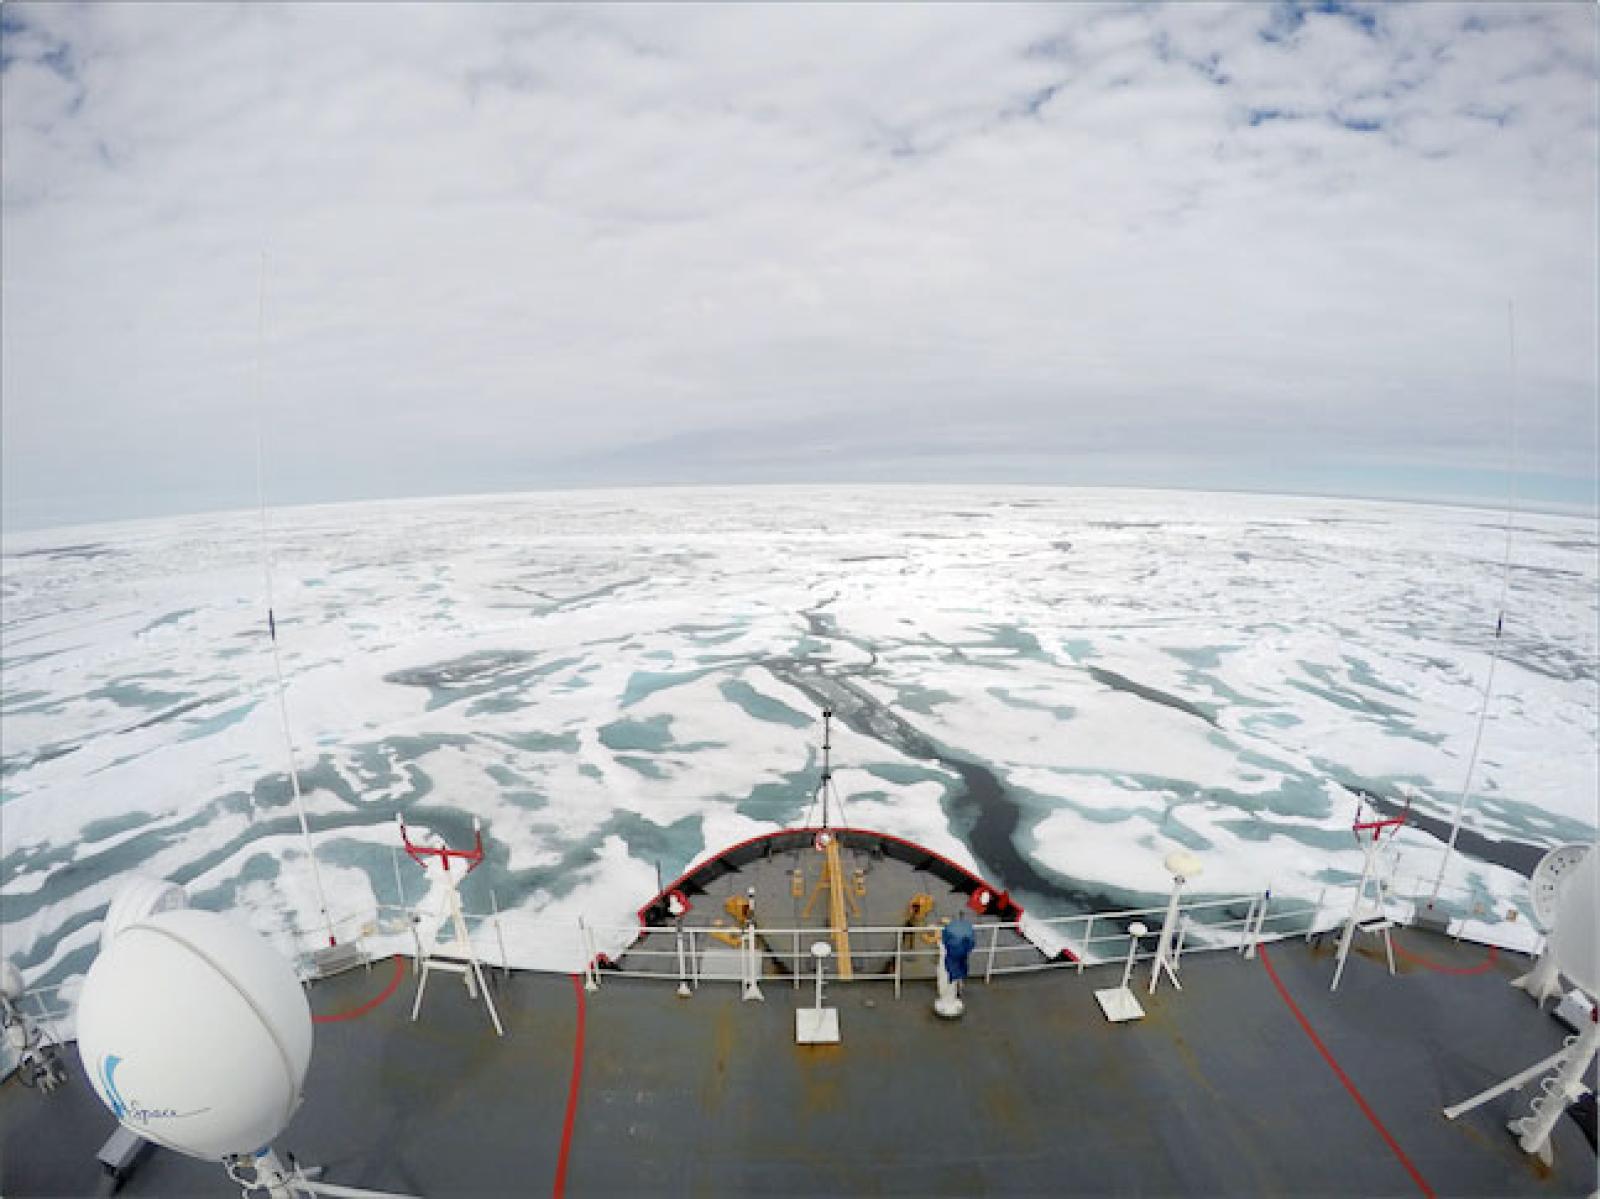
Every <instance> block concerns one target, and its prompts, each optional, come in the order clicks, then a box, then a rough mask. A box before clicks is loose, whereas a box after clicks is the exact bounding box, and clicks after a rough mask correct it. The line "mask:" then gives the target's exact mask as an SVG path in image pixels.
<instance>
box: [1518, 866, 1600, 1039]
mask: <svg viewBox="0 0 1600 1199" xmlns="http://www.w3.org/2000/svg"><path fill="white" fill-rule="evenodd" d="M1589 850H1590V847H1589V846H1588V845H1585V844H1583V843H1582V842H1575V843H1573V844H1570V845H1558V846H1556V847H1555V848H1554V849H1552V850H1551V851H1550V852H1549V853H1547V854H1545V855H1544V857H1542V858H1540V859H1539V864H1538V865H1537V866H1535V867H1534V868H1533V877H1532V878H1530V879H1529V880H1528V893H1529V897H1530V898H1531V899H1532V900H1533V918H1534V920H1535V921H1537V922H1538V924H1539V927H1540V928H1542V929H1544V931H1545V934H1546V940H1545V947H1544V952H1543V953H1541V954H1540V955H1539V960H1538V961H1537V962H1535V963H1534V964H1533V969H1532V970H1530V971H1528V972H1527V973H1526V974H1523V975H1520V976H1518V977H1517V978H1514V979H1512V980H1511V985H1512V986H1513V987H1518V988H1520V989H1521V990H1524V991H1526V992H1527V993H1528V994H1529V995H1532V996H1533V997H1534V999H1535V1000H1537V1001H1538V1003H1539V1006H1540V1007H1541V1008H1542V1007H1544V1001H1545V1000H1547V999H1552V998H1554V997H1555V996H1557V995H1559V994H1561V968H1560V964H1559V962H1558V961H1557V960H1556V954H1555V952H1554V950H1553V947H1552V944H1551V941H1552V940H1553V938H1554V935H1555V931H1556V927H1557V922H1558V920H1559V919H1560V915H1561V892H1562V889H1563V887H1564V885H1565V883H1566V882H1567V880H1568V879H1569V878H1570V877H1571V875H1572V872H1573V870H1574V869H1575V868H1576V867H1577V866H1578V864H1579V863H1580V862H1582V861H1583V860H1584V858H1586V857H1588V855H1589Z"/></svg>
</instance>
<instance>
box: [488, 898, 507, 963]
mask: <svg viewBox="0 0 1600 1199" xmlns="http://www.w3.org/2000/svg"><path fill="white" fill-rule="evenodd" d="M489 908H490V910H491V911H493V913H494V939H495V940H496V941H497V942H499V944H500V976H501V977H502V978H510V977H511V959H510V958H509V957H507V956H506V934H505V930H504V929H502V928H501V927H500V901H499V900H498V899H496V898H495V895H494V888H493V887H490V888H489Z"/></svg>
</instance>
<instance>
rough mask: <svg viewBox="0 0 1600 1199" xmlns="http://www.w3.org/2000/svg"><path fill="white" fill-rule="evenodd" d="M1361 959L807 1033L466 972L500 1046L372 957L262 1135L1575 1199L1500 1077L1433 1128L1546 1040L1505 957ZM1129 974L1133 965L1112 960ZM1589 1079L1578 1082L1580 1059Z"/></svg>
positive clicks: (1266, 965) (818, 1188) (471, 1167)
mask: <svg viewBox="0 0 1600 1199" xmlns="http://www.w3.org/2000/svg"><path fill="white" fill-rule="evenodd" d="M1396 942H1397V946H1398V948H1399V949H1400V950H1401V953H1402V956H1401V959H1400V972H1399V974H1398V976H1396V977H1392V978H1391V977H1390V976H1389V974H1388V972H1387V969H1386V967H1385V965H1384V964H1383V961H1382V957H1381V953H1380V954H1378V955H1376V956H1374V955H1373V953H1372V951H1371V949H1370V946H1369V947H1365V948H1363V950H1362V952H1361V956H1359V957H1352V959H1351V962H1350V964H1349V966H1348V968H1347V970H1346V972H1345V976H1344V980H1343V982H1342V984H1341V988H1340V990H1339V992H1338V993H1337V994H1334V995H1331V994H1330V993H1329V991H1328V981H1329V978H1330V977H1331V974H1332V969H1333V962H1332V952H1331V948H1330V947H1329V946H1328V945H1326V944H1321V945H1308V944H1307V943H1306V942H1304V941H1302V940H1299V939H1295V940H1289V941H1283V942H1278V943H1275V944H1272V945H1271V946H1270V947H1269V948H1267V950H1266V951H1265V952H1264V953H1262V954H1261V956H1260V957H1259V958H1258V959H1257V960H1255V961H1246V960H1244V959H1243V958H1242V957H1240V956H1239V955H1238V954H1236V953H1232V952H1218V953H1209V954H1191V955H1187V956H1186V957H1185V959H1184V962H1183V967H1182V980H1183V983H1184V989H1183V991H1182V992H1181V993H1180V992H1177V991H1175V990H1173V989H1172V988H1171V987H1170V986H1168V985H1163V987H1162V989H1161V990H1160V991H1159V992H1158V993H1157V994H1156V995H1155V996H1153V997H1150V996H1147V995H1146V994H1145V993H1144V988H1143V985H1140V986H1139V987H1138V994H1139V997H1140V1000H1141V1002H1142V1003H1144V1005H1145V1008H1146V1011H1147V1013H1148V1015H1147V1018H1146V1019H1144V1020H1143V1021H1140V1022H1137V1023H1133V1024H1126V1025H1110V1024H1107V1023H1106V1021H1105V1020H1104V1018H1103V1017H1102V1015H1101V1013H1100V1009H1099V1007H1098V1005H1097V1004H1096V1002H1095V999H1094V991H1095V989H1096V988H1099V987H1107V986H1115V985H1116V982H1117V981H1118V977H1119V970H1118V968H1116V967H1113V966H1098V967H1090V968H1088V969H1085V970H1084V971H1082V973H1079V972H1078V971H1077V970H1076V969H1073V968H1065V969H1055V970H1051V971H1046V972H1040V973H1035V974H1029V975H1021V976H1012V977H1005V978H996V979H995V981H994V982H992V983H990V984H985V983H982V982H975V983H973V984H971V985H969V986H968V988H967V991H966V1002H967V1011H966V1015H965V1016H964V1018H962V1019H961V1020H960V1021H957V1022H944V1021H940V1020H939V1019H937V1018H936V1017H935V1016H934V1015H933V1013H932V1011H931V1009H930V1004H931V1000H932V997H933V995H932V991H933V988H932V984H931V983H928V982H921V983H916V984H911V985H908V986H906V987H905V989H904V992H903V995H902V997H901V998H900V999H896V998H894V993H893V988H892V987H891V986H889V985H887V984H885V983H882V982H857V983H854V984H850V985H840V984H835V985H832V986H830V987H829V989H828V994H827V997H826V1000H825V1001H826V1002H828V1003H830V1004H831V1005H834V1006H837V1007H838V1009H839V1011H840V1019H841V1026H842V1034H843V1041H842V1044H840V1045H837V1046H825V1047H821V1046H818V1047H799V1046H797V1045H796V1044H795V1043H794V1015H793V1013H794V1010H795V1009H796V1008H797V1007H799V1006H803V1005H808V1004H810V1003H811V1002H812V997H813V995H812V988H811V985H810V984H809V983H808V984H805V985H802V986H799V987H795V986H793V985H792V980H790V979H788V978H777V977H769V978H767V979H765V980H764V981H763V991H764V999H763V1001H762V1002H759V1003H756V1002H741V999H740V988H739V987H738V986H737V985H735V984H732V983H728V982H712V981H707V982H704V983H703V984H702V985H701V986H700V988H699V989H698V991H697V992H696V993H695V994H694V995H693V996H692V997H690V998H679V997H677V996H676V995H675V993H674V986H673V984H672V983H670V982H667V981H664V980H660V979H656V980H652V979H648V978H639V977H629V976H626V975H620V974H616V973H612V972H606V973H605V975H604V977H603V979H602V981H603V986H602V987H601V989H600V990H599V991H598V992H595V993H590V994H586V993H585V992H584V991H583V989H582V987H581V985H580V983H579V981H578V980H575V979H573V978H569V977H567V976H564V975H548V974H533V973H520V974H513V975H511V976H509V977H502V976H500V975H499V972H498V971H497V972H496V980H495V982H494V984H493V985H494V990H495V996H496V1000H497V1002H498V1004H499V1005H500V1011H501V1014H502V1017H503V1018H504V1019H505V1021H506V1028H507V1034H508V1035H507V1036H506V1037H505V1038H504V1039H503V1040H501V1039H498V1038H496V1037H495V1035H494V1033H493V1031H492V1029H491V1028H490V1027H489V1024H488V1020H487V1017H486V1014H485V1012H484V1009H483V1007H482V1005H481V1004H474V1003H471V1002H469V1000H468V999H467V996H466V994H465V992H464V990H463V989H462V988H461V987H460V986H459V985H458V984H456V982H455V980H453V979H450V978H448V977H447V976H441V978H436V979H435V980H434V981H433V982H432V983H430V985H429V988H428V994H427V998H426V1000H425V1003H424V1007H423V1011H422V1017H421V1019H420V1021H419V1022H417V1023H412V1022H411V1020H410V1018H409V1016H410V1006H411V1003H410V1001H411V997H412V993H413V989H414V985H415V983H414V978H413V975H412V974H411V970H410V963H409V961H408V960H407V959H399V958H397V959H391V960H389V961H385V962H380V963H377V964H375V965H374V966H373V967H372V968H371V969H370V970H362V969H357V970H355V971H352V972H350V973H347V974H344V975H341V976H338V977H336V978H332V979H328V980H324V981H320V982H317V983H315V984H313V985H312V987H311V991H310V997H311V1003H312V1008H313V1011H314V1012H315V1013H316V1015H317V1019H318V1023H317V1026H316V1047H315V1050H314V1054H313V1059H312V1065H311V1071H310V1075H309V1077H308V1079H307V1083H306V1088H305V1091H306V1100H305V1105H304V1106H303V1108H302V1109H301V1111H300V1112H299V1113H298V1114H297V1115H296V1117H295V1119H294V1121H293V1123H292V1124H291V1125H290V1126H289V1128H288V1130H287V1131H286V1132H285V1133H284V1135H283V1136H282V1137H280V1138H279V1140H278V1142H277V1144H278V1148H279V1149H280V1151H292V1152H293V1153H294V1154H296V1155H297V1156H298V1157H299V1159H300V1160H301V1161H302V1162H306V1163H319V1164H322V1165H325V1166H326V1167H327V1174H326V1179H327V1180H328V1181H330V1182H335V1183H340V1184H343V1185H347V1186H362V1187H376V1188H383V1189H387V1190H393V1191H402V1192H410V1193H413V1194H417V1195H424V1196H438V1197H443V1196H454V1195H462V1196H466V1195H475V1196H482V1195H510V1194H519V1195H520V1194H543V1193H545V1192H546V1191H547V1190H548V1191H549V1192H550V1193H552V1194H557V1195H560V1194H563V1193H565V1194H570V1195H575V1196H576V1195H644V1194H650V1195H658V1194H689V1195H733V1194H737V1195H750V1194H764V1195H824V1194H851V1195H854V1194H899V1195H935V1194H958V1195H1002V1194H1026V1195H1071V1194H1079V1195H1112V1194H1115V1195H1128V1194H1161V1195H1206V1196H1214V1195H1245V1194H1293V1195H1351V1196H1386V1195H1416V1194H1438V1195H1484V1196H1487V1195H1496V1196H1501V1195H1540V1196H1547V1195H1548V1196H1555V1195H1586V1194H1588V1193H1590V1191H1591V1190H1592V1189H1593V1188H1594V1185H1595V1168H1596V1162H1595V1154H1594V1151H1593V1149H1592V1148H1591V1146H1590V1144H1589V1142H1588V1141H1587V1140H1586V1139H1585V1137H1584V1135H1583V1134H1582V1132H1581V1130H1580V1129H1579V1128H1578V1126H1577V1124H1576V1122H1575V1121H1573V1120H1572V1119H1568V1118H1563V1119H1562V1120H1561V1122H1560V1123H1559V1124H1558V1125H1557V1128H1556V1131H1555V1134H1554V1142H1553V1143H1554V1149H1555V1160H1554V1165H1553V1167H1551V1168H1545V1167H1542V1166H1540V1165H1539V1164H1537V1163H1536V1162H1535V1161H1534V1160H1533V1159H1531V1158H1529V1157H1527V1156H1525V1155H1524V1154H1523V1153H1522V1152H1521V1151H1520V1149H1518V1147H1517V1145H1516V1143H1515V1141H1514V1139H1513V1138H1512V1137H1511V1135H1510V1134H1509V1133H1508V1132H1507V1131H1506V1128H1505V1122H1506V1120H1507V1119H1509V1118H1510V1117H1512V1116H1513V1115H1518V1114H1521V1113H1522V1112H1524V1111H1525V1110H1526V1105H1527V1102H1528V1096H1529V1095H1530V1094H1531V1093H1532V1091H1531V1088H1530V1089H1529V1090H1525V1091H1523V1092H1521V1093H1520V1094H1518V1093H1510V1094H1507V1095H1504V1096H1501V1097H1500V1098H1498V1099H1495V1100H1492V1101H1491V1102H1489V1103H1488V1104H1486V1105H1485V1106H1483V1107H1481V1108H1479V1109H1477V1110H1476V1111H1473V1112H1471V1113H1468V1114H1466V1115H1464V1116H1463V1117H1461V1118H1460V1119H1459V1120H1457V1121H1454V1122H1452V1121H1448V1120H1446V1119H1445V1118H1444V1117H1443V1116H1442V1114H1441V1112H1440V1108H1441V1107H1442V1106H1443V1105H1445V1104H1448V1103H1451V1102H1454V1101H1458V1100H1460V1099H1463V1098H1465V1097H1467V1096H1469V1095H1471V1094H1473V1093H1475V1092H1477V1091H1479V1090H1482V1089H1483V1088H1485V1087H1487V1086H1489V1085H1491V1084H1492V1083H1495V1082H1497V1081H1499V1080H1500V1079H1502V1078H1503V1077H1505V1076H1507V1075H1510V1074H1512V1073H1514V1072H1516V1071H1518V1070H1520V1069H1522V1068H1524V1067H1526V1066H1528V1065H1531V1064H1532V1063H1533V1062H1535V1061H1537V1060H1538V1059H1540V1058H1541V1057H1544V1056H1546V1055H1548V1054H1550V1053H1552V1052H1554V1051H1555V1050H1556V1049H1557V1048H1558V1047H1559V1046H1560V1044H1561V1042H1562V1040H1563V1037H1564V1036H1565V1035H1566V1030H1565V1029H1564V1028H1563V1027H1562V1026H1561V1025H1559V1024H1558V1023H1557V1022H1556V1021H1554V1020H1553V1019H1552V1018H1551V1016H1550V1014H1549V1012H1548V1011H1546V1012H1540V1011H1539V1010H1537V1009H1536V1007H1535V1006H1534V1004H1533V1002H1532V1001H1531V1000H1530V999H1529V998H1528V997H1527V996H1526V995H1524V994H1522V993H1521V992H1519V991H1516V990H1513V989H1512V988H1510V987H1508V986H1507V985H1506V983H1507V980H1508V979H1509V978H1510V977H1511V976H1513V975H1514V974H1516V973H1518V972H1520V971H1521V970H1523V969H1525V968H1526V965H1527V963H1526V961H1525V960H1523V959H1520V958H1517V957H1516V956H1514V955H1510V954H1504V953H1501V954H1498V955H1496V954H1493V953H1490V952H1489V951H1486V950H1485V949H1484V948H1483V947H1482V946H1478V945H1473V944H1470V943H1462V944H1457V943H1455V942H1453V941H1451V940H1450V939H1448V938H1445V937H1442V936H1438V935H1436V934H1433V933H1428V932H1423V931H1420V930H1415V929H1407V930H1403V931H1401V932H1400V933H1399V934H1398V935H1397V938H1396ZM1139 977H1140V979H1141V980H1143V979H1144V978H1146V977H1147V976H1146V975H1145V973H1144V972H1143V971H1141V972H1140V976H1139ZM71 1066H72V1081H71V1084H70V1086H69V1087H68V1088H66V1089H64V1090H62V1091H58V1092H56V1093H54V1094H51V1095H43V1094H38V1093H34V1092H31V1091H27V1090H25V1089H23V1088H22V1087H21V1086H20V1085H18V1084H17V1082H16V1081H15V1080H14V1079H13V1080H11V1081H9V1082H7V1083H6V1084H5V1085H4V1086H3V1087H0V1125H3V1130H4V1131H3V1134H0V1136H3V1142H0V1143H3V1150H4V1152H3V1157H0V1193H3V1194H4V1195H5V1196H7V1197H8V1199H22V1197H24V1196H35V1195H38V1196H43V1195H89V1194H94V1193H95V1192H96V1190H97V1188H99V1187H102V1186H103V1185H104V1184H103V1180H102V1178H101V1176H100V1173H99V1167H98V1166H97V1164H96V1162H95V1153H96V1150H97V1149H98V1148H99V1146H100V1144H101V1142H102V1141H103V1140H104V1139H105V1137H106V1136H107V1135H108V1134H109V1133H110V1131H111V1129H112V1118H111V1116H110V1115H109V1114H108V1113H107V1112H106V1111H105V1110H104V1109H103V1108H101V1107H100V1105H99V1103H98V1101H97V1100H96V1098H95V1097H94V1095H93V1093H92V1091H91V1090H90V1088H89V1087H88V1085H87V1083H86V1082H85V1080H84V1078H83V1071H82V1068H81V1066H80V1065H79V1063H78V1061H77V1059H76V1055H75V1054H73V1055H71ZM1590 1085H1591V1086H1592V1085H1593V1079H1592V1077H1591V1079H1590ZM123 1193H126V1194H132V1195H161V1196H185V1195H197V1196H198V1195H205V1196H218V1197H221V1196H234V1195H237V1194H238V1189H237V1187H236V1186H234V1185H233V1184H232V1183H230V1182H229V1180H228V1178H227V1177H226V1175H225V1174H224V1172H223V1170H222V1169H221V1168H220V1167H219V1166H216V1165H212V1164H208V1163H204V1162H198V1161H191V1160H188V1159H184V1158H181V1157H178V1156H176V1155H174V1154H171V1153H168V1152H166V1151H162V1150H156V1151H155V1152H154V1153H152V1154H151V1155H150V1156H148V1157H147V1158H146V1159H145V1160H144V1162H143V1163H142V1165H141V1166H140V1168H139V1169H138V1171H137V1172H136V1173H135V1174H134V1175H133V1176H132V1177H131V1178H130V1180H129V1181H128V1183H127V1185H126V1187H125V1188H124V1192H123Z"/></svg>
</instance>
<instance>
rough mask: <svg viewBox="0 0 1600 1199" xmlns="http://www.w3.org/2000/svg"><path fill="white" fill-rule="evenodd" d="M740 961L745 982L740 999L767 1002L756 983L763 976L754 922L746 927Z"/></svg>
mask: <svg viewBox="0 0 1600 1199" xmlns="http://www.w3.org/2000/svg"><path fill="white" fill-rule="evenodd" d="M739 961H740V967H741V975H742V978H743V981H744V994H743V995H741V996H739V998H740V999H742V1000H744V1001H746V1002H748V1001H749V1000H752V999H754V1000H757V1001H759V1002H765V1000H766V997H765V996H764V995H762V994H761V985H760V984H759V983H758V982H757V981H756V980H757V978H758V977H759V976H760V974H761V954H760V953H759V952H758V951H757V949H756V926H755V923H754V922H753V921H752V922H751V923H749V924H747V925H745V926H744V938H743V948H742V952H741V953H740V955H739Z"/></svg>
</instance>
